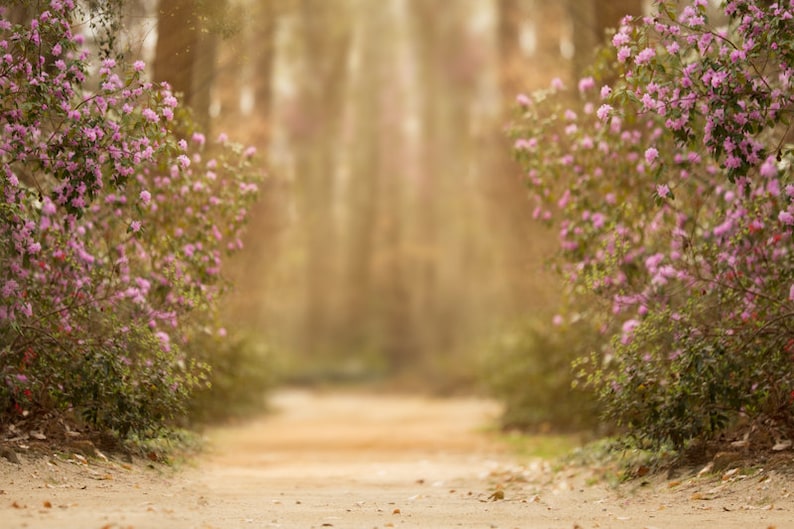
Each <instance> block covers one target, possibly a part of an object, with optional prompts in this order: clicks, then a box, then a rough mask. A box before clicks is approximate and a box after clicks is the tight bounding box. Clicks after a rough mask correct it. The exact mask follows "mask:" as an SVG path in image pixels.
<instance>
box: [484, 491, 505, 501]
mask: <svg viewBox="0 0 794 529" xmlns="http://www.w3.org/2000/svg"><path fill="white" fill-rule="evenodd" d="M488 499H489V500H491V501H498V500H503V499H505V491H503V490H502V489H499V490H495V491H493V494H491V495H490V496H488Z"/></svg>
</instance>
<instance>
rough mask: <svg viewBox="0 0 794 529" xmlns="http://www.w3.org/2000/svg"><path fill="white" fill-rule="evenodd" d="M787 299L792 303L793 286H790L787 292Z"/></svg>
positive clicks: (793, 298) (793, 297)
mask: <svg viewBox="0 0 794 529" xmlns="http://www.w3.org/2000/svg"><path fill="white" fill-rule="evenodd" d="M788 299H789V301H794V285H791V288H789V290H788Z"/></svg>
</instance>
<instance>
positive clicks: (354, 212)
mask: <svg viewBox="0 0 794 529" xmlns="http://www.w3.org/2000/svg"><path fill="white" fill-rule="evenodd" d="M383 7H384V6H383V4H380V3H375V2H368V1H366V0H364V1H361V2H359V3H358V5H357V10H356V18H357V20H356V26H357V27H356V29H357V32H356V33H357V39H356V43H355V53H356V54H357V55H358V57H359V61H360V62H359V64H358V67H357V68H356V69H355V71H354V72H353V75H354V77H353V78H352V79H351V85H352V86H351V90H350V92H349V97H348V105H349V110H350V118H351V133H350V137H349V139H348V143H347V144H346V145H345V152H346V153H347V157H348V159H349V167H350V174H349V177H348V182H347V185H346V186H345V188H344V189H345V193H344V197H343V198H341V200H342V202H343V203H345V204H346V205H347V207H346V210H345V213H346V216H345V227H344V228H345V230H344V231H345V233H344V236H345V237H344V240H345V248H344V266H345V270H344V272H343V273H344V276H343V278H342V279H343V283H342V285H343V286H342V298H343V299H342V300H341V301H342V303H343V304H344V306H343V312H344V314H343V315H342V321H341V327H340V335H341V336H340V346H341V347H343V348H344V349H346V350H347V351H348V352H349V354H360V353H361V352H362V351H364V350H367V349H371V348H372V347H373V343H372V333H373V329H374V320H375V318H376V315H375V313H374V310H373V309H374V307H373V301H374V292H373V285H372V280H373V277H372V274H373V265H374V263H373V258H374V253H375V248H376V245H377V243H378V241H376V238H375V237H376V232H375V230H376V227H377V223H378V222H377V221H378V217H379V216H380V214H381V213H382V212H381V211H380V207H381V202H380V198H381V192H380V178H381V170H380V169H381V168H380V159H381V152H380V141H381V135H383V134H385V133H387V132H386V131H384V130H382V129H381V127H380V124H381V116H382V113H381V107H380V105H381V100H380V99H381V97H380V96H381V94H382V93H383V91H384V90H385V88H386V86H385V83H384V78H383V68H384V58H385V57H386V50H385V49H384V48H386V47H388V46H392V45H393V39H390V38H388V35H389V26H388V22H389V21H388V19H387V17H386V16H385V15H386V10H384V9H383Z"/></svg>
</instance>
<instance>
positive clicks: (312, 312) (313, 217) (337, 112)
mask: <svg viewBox="0 0 794 529" xmlns="http://www.w3.org/2000/svg"><path fill="white" fill-rule="evenodd" d="M298 16H299V26H300V27H299V30H298V31H300V37H299V38H300V45H301V59H300V60H301V63H302V65H303V68H302V76H301V78H300V79H299V83H298V92H299V93H298V104H299V107H300V108H298V109H296V113H297V114H298V115H297V116H296V117H295V119H296V120H297V121H298V123H297V125H296V126H295V129H294V137H293V141H294V144H295V145H296V150H297V152H296V165H295V171H296V185H297V187H298V189H297V191H298V193H297V195H298V200H299V203H298V208H299V211H298V214H299V215H300V217H301V222H302V223H303V225H304V230H305V237H306V239H305V240H306V254H305V267H306V269H305V270H306V281H305V289H306V290H305V294H306V297H305V315H304V319H303V320H304V321H303V323H304V326H303V328H304V333H303V337H302V340H301V341H302V342H303V346H302V349H303V350H304V352H305V353H307V354H309V355H312V356H313V357H314V358H323V357H325V358H326V359H327V358H328V357H329V355H333V353H334V351H332V350H329V347H332V346H333V345H334V339H333V338H334V336H333V335H334V332H335V323H336V322H335V321H334V320H335V318H336V317H337V314H336V308H337V307H336V306H335V296H334V289H335V287H337V285H338V280H337V279H338V277H337V274H338V260H339V244H338V232H337V229H336V219H335V218H334V215H333V204H334V199H335V198H334V197H335V177H336V173H337V166H338V157H337V150H338V147H339V144H338V141H339V137H340V131H341V128H340V127H341V121H342V113H343V109H344V95H345V92H346V86H347V77H346V73H347V62H348V54H349V48H350V41H351V30H350V25H349V24H350V21H349V18H350V17H349V12H348V5H347V1H345V0H301V1H300V2H299V5H298Z"/></svg>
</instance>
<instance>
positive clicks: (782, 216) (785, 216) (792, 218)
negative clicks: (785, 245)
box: [777, 210, 794, 226]
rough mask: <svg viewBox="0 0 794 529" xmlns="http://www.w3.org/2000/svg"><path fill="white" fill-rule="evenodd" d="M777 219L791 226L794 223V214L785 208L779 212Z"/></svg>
mask: <svg viewBox="0 0 794 529" xmlns="http://www.w3.org/2000/svg"><path fill="white" fill-rule="evenodd" d="M777 220H779V221H780V222H782V223H783V224H785V225H786V226H791V225H792V224H794V215H792V214H791V213H789V212H788V211H786V210H783V211H781V212H780V213H778V215H777Z"/></svg>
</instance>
